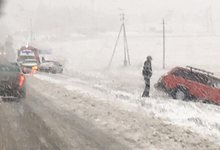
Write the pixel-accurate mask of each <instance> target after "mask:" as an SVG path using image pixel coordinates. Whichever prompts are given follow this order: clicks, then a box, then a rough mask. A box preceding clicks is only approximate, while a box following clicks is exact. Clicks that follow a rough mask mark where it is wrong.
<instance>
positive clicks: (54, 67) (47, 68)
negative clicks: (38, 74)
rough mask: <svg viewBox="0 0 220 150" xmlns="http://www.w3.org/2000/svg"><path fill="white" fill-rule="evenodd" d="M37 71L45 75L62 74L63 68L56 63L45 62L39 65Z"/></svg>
mask: <svg viewBox="0 0 220 150" xmlns="http://www.w3.org/2000/svg"><path fill="white" fill-rule="evenodd" d="M39 71H42V72H47V73H63V66H62V65H61V64H60V63H59V62H58V61H52V60H45V61H44V62H43V63H41V64H40V66H39Z"/></svg>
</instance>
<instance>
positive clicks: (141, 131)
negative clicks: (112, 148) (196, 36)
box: [29, 74, 220, 149]
mask: <svg viewBox="0 0 220 150" xmlns="http://www.w3.org/2000/svg"><path fill="white" fill-rule="evenodd" d="M34 76H35V77H34V78H32V77H30V78H29V80H30V81H31V82H32V83H35V84H34V85H33V88H34V90H35V91H38V92H39V93H41V94H42V95H43V96H44V97H47V102H44V103H47V104H48V105H52V106H53V108H54V110H55V111H56V110H57V111H59V112H62V113H64V114H65V113H68V114H74V115H77V116H79V117H80V118H82V119H84V120H87V121H88V122H90V123H91V124H93V125H94V126H96V127H97V128H99V129H101V130H102V131H103V132H104V133H106V134H107V135H109V136H111V137H114V139H115V140H116V141H118V142H119V143H122V145H126V146H128V147H129V148H131V149H167V147H168V146H169V149H219V148H220V146H219V140H218V139H216V138H213V137H211V136H209V134H207V133H205V134H202V133H201V132H200V134H198V133H199V132H198V133H195V132H194V131H198V130H196V129H195V128H196V127H199V126H201V125H202V124H203V122H202V121H204V120H202V121H201V120H199V119H200V118H199V116H198V118H199V119H197V120H196V118H195V119H194V118H192V119H191V120H190V119H188V122H187V121H186V122H185V124H186V125H185V126H184V125H183V124H184V123H183V122H182V121H183V120H184V119H186V118H187V117H190V116H191V117H195V116H196V115H198V114H199V113H201V114H203V112H201V110H202V109H203V108H205V110H204V111H208V110H209V112H210V113H211V112H212V113H213V112H216V114H217V112H218V107H217V106H214V105H213V106H210V107H211V108H216V109H215V110H210V107H209V106H208V107H205V106H206V105H205V104H201V103H196V104H195V103H186V102H181V101H171V102H169V101H170V99H167V98H165V99H164V100H161V99H156V98H152V99H140V98H138V97H136V99H133V98H135V95H133V94H128V92H126V91H125V90H121V91H120V90H119V89H117V92H116V93H114V92H113V93H112V90H110V89H105V88H107V87H105V86H104V84H101V85H100V84H99V86H98V87H99V88H95V87H97V86H95V85H96V84H94V83H92V79H88V80H81V79H83V78H84V77H85V76H84V77H83V76H82V75H81V77H80V78H71V77H70V76H68V75H47V74H36V75H34ZM90 77H91V76H90ZM39 79H40V80H39ZM99 79H100V78H99ZM99 81H100V82H101V80H99ZM96 82H97V80H96ZM106 82H107V81H106ZM101 83H103V82H101ZM117 83H118V84H119V83H120V82H117ZM126 83H127V82H126ZM116 86H117V85H116ZM113 90H114V89H113ZM132 95H133V97H131V96H132ZM132 100H133V102H132ZM144 100H145V102H143V101H144ZM177 106H179V107H180V111H178V110H175V108H177ZM198 108H199V109H198ZM193 110H194V112H193ZM187 111H191V112H187ZM192 112H193V113H194V114H193V113H192ZM178 113H179V114H178ZM182 113H186V116H181V114H182ZM203 115H204V114H203ZM174 116H175V117H174ZM178 117H179V122H178V120H177V118H178ZM175 118H176V120H175ZM172 119H173V120H172ZM204 119H205V120H206V118H204ZM190 121H191V122H192V124H191V125H190V123H189V122H190ZM206 121H208V120H206ZM208 123H210V122H208ZM52 125H53V124H52ZM88 126H90V125H88ZM203 128H204V129H205V128H206V126H205V127H204V126H203ZM70 130H71V129H70ZM206 131H207V132H208V129H206ZM63 132H65V130H63ZM68 133H69V132H68ZM70 133H71V132H70ZM62 134H63V133H62ZM211 134H213V133H211ZM211 134H210V135H211ZM215 136H217V134H216V135H215ZM63 138H65V136H63ZM67 139H69V138H67ZM211 141H212V142H211ZM107 147H108V146H107Z"/></svg>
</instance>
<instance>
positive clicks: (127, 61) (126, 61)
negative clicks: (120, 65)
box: [108, 13, 131, 68]
mask: <svg viewBox="0 0 220 150" xmlns="http://www.w3.org/2000/svg"><path fill="white" fill-rule="evenodd" d="M121 21H122V24H121V27H120V30H119V33H118V36H117V40H116V43H115V46H114V50H113V53H112V57H111V59H110V62H109V65H108V67H109V68H110V67H111V63H112V60H113V58H114V55H115V51H116V48H117V45H118V42H119V38H120V34H121V32H123V38H124V40H123V41H124V66H127V65H131V62H130V56H129V50H128V41H127V35H126V29H125V14H124V13H122V14H121Z"/></svg>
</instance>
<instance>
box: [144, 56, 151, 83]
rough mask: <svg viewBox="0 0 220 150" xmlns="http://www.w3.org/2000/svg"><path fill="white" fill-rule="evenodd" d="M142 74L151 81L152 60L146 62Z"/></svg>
mask: <svg viewBox="0 0 220 150" xmlns="http://www.w3.org/2000/svg"><path fill="white" fill-rule="evenodd" d="M142 74H143V76H144V78H146V79H149V78H150V77H151V76H152V67H151V61H150V60H146V61H145V62H144V67H143V70H142Z"/></svg>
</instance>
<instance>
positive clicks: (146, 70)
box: [142, 56, 152, 97]
mask: <svg viewBox="0 0 220 150" xmlns="http://www.w3.org/2000/svg"><path fill="white" fill-rule="evenodd" d="M151 60H152V57H151V56H147V60H146V61H145V62H144V66H143V70H142V75H143V76H144V81H145V89H144V92H143V94H142V97H149V92H150V78H151V76H152V67H151Z"/></svg>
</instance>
